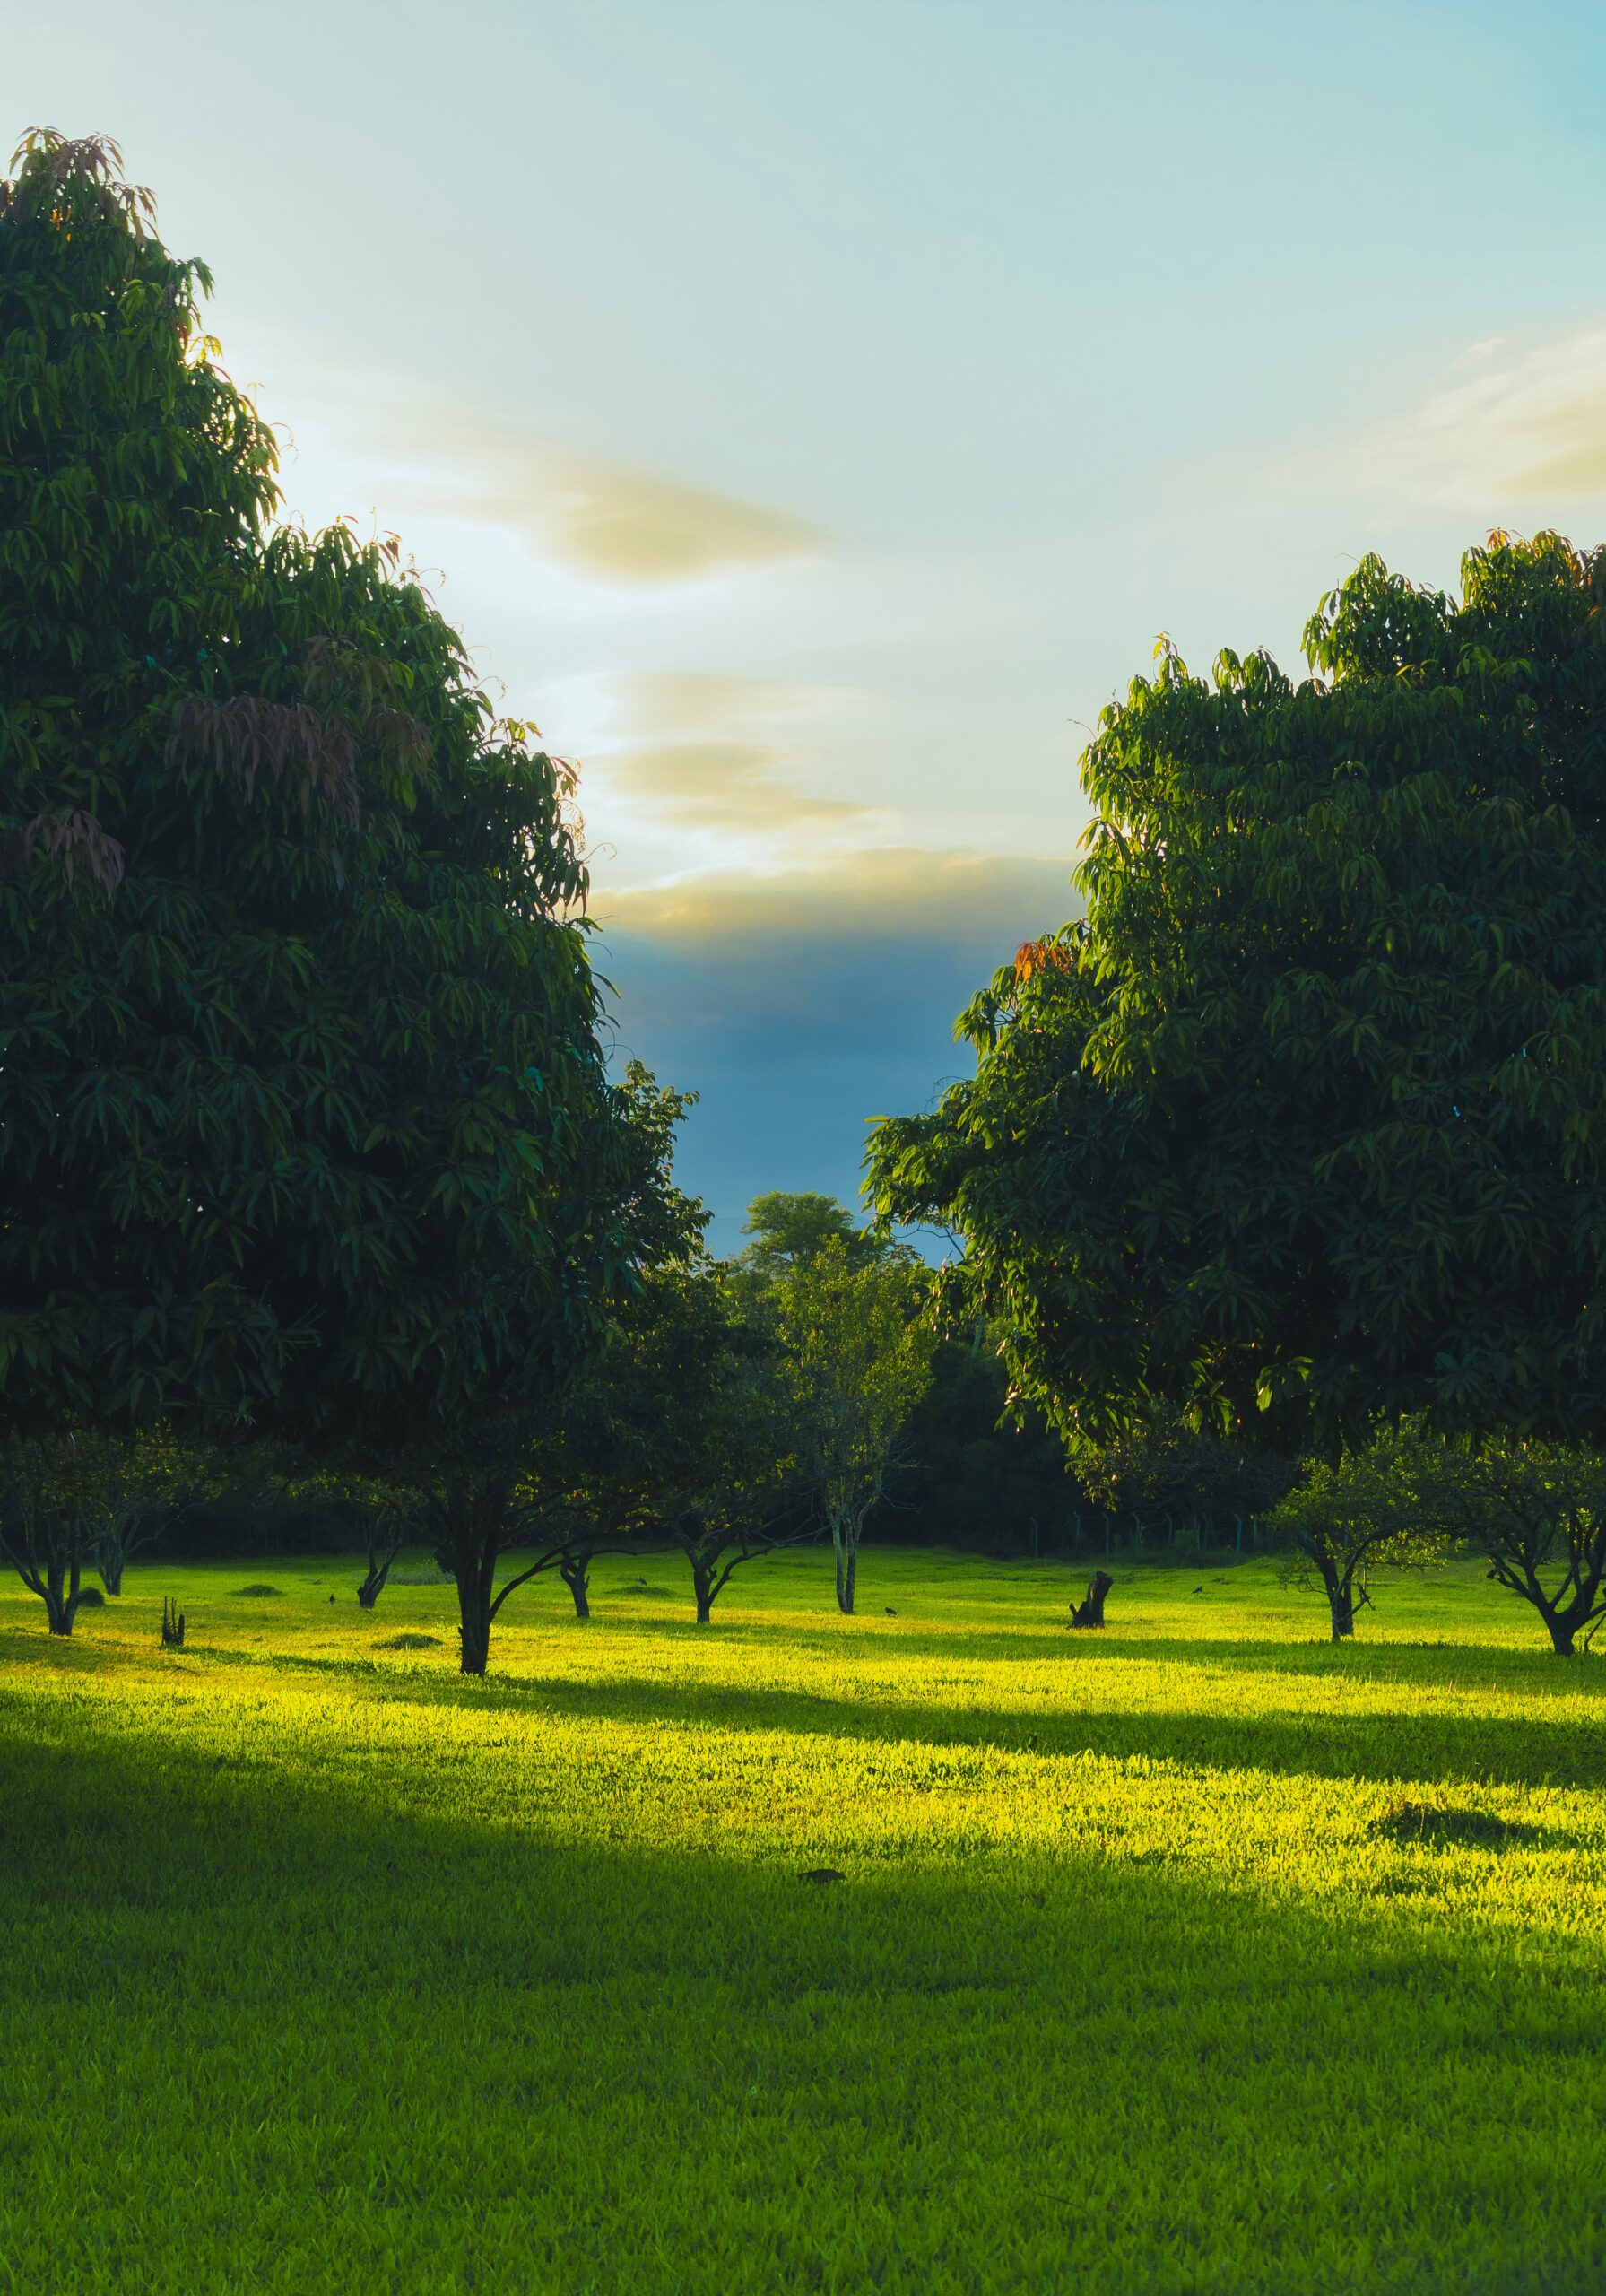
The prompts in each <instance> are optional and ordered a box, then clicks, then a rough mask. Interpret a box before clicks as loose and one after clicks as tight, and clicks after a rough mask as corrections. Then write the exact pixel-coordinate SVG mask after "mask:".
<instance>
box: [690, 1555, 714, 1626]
mask: <svg viewBox="0 0 1606 2296" xmlns="http://www.w3.org/2000/svg"><path fill="white" fill-rule="evenodd" d="M691 1584H692V1586H693V1587H694V1588H695V1589H696V1591H697V1622H698V1624H699V1626H707V1625H708V1622H709V1620H710V1618H711V1617H712V1616H713V1613H714V1587H713V1573H712V1572H711V1571H708V1570H699V1569H698V1567H697V1565H696V1563H695V1562H694V1563H693V1564H692V1566H691Z"/></svg>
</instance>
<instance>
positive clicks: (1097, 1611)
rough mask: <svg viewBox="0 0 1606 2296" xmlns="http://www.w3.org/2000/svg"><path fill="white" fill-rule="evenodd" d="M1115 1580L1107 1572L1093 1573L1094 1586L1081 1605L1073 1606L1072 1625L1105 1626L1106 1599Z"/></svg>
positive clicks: (1092, 1585) (1090, 1588)
mask: <svg viewBox="0 0 1606 2296" xmlns="http://www.w3.org/2000/svg"><path fill="white" fill-rule="evenodd" d="M1115 1583H1116V1582H1115V1580H1114V1579H1113V1578H1111V1577H1110V1574H1109V1572H1108V1571H1107V1570H1096V1571H1095V1572H1094V1573H1093V1580H1092V1584H1091V1585H1090V1586H1089V1588H1088V1591H1087V1593H1086V1595H1085V1596H1083V1598H1082V1600H1081V1602H1080V1603H1075V1604H1072V1609H1071V1623H1072V1626H1102V1625H1103V1624H1104V1598H1105V1596H1107V1594H1108V1593H1109V1590H1110V1588H1111V1587H1113V1586H1114V1585H1115Z"/></svg>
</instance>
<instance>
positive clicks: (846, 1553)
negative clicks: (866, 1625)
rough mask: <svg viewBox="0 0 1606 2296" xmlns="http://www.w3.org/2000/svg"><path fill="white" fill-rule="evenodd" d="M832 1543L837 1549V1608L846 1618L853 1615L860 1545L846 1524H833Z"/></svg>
mask: <svg viewBox="0 0 1606 2296" xmlns="http://www.w3.org/2000/svg"><path fill="white" fill-rule="evenodd" d="M831 1544H832V1546H833V1547H835V1549H836V1551H837V1608H838V1610H839V1611H840V1612H841V1613H842V1615H843V1617H844V1618H851V1617H852V1616H853V1585H854V1579H855V1577H856V1576H857V1571H858V1561H859V1553H858V1546H857V1544H856V1542H855V1539H854V1536H853V1534H852V1532H851V1531H849V1530H848V1529H847V1528H846V1526H845V1525H843V1524H841V1523H833V1524H832V1525H831Z"/></svg>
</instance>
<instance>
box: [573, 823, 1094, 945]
mask: <svg viewBox="0 0 1606 2296" xmlns="http://www.w3.org/2000/svg"><path fill="white" fill-rule="evenodd" d="M1073 862H1074V856H1073V855H1072V853H1070V852H1066V853H1065V854H1063V855H1056V856H1053V857H1047V858H1045V859H1040V860H1039V859H1035V858H1029V857H1024V856H1020V855H1014V854H985V853H964V852H938V851H928V850H925V849H924V848H918V847H915V846H907V845H904V846H892V845H886V846H872V847H868V848H861V849H859V850H857V851H852V852H846V853H844V854H842V855H841V856H840V857H838V858H837V859H836V860H834V861H832V862H831V863H829V865H825V866H814V867H810V868H800V869H792V870H783V871H777V873H775V874H772V875H769V876H755V875H754V874H751V873H750V872H745V871H743V872H737V871H734V870H733V871H730V872H728V873H718V874H716V873H709V874H706V875H702V876H698V877H692V878H688V879H685V880H683V881H682V882H681V883H677V884H672V885H656V886H644V887H641V888H639V889H638V890H636V891H629V892H614V893H611V894H610V895H609V896H608V897H607V899H606V900H605V901H604V902H603V903H602V904H600V906H599V911H598V915H599V921H600V923H601V925H602V926H603V930H604V931H605V932H607V931H623V932H627V933H629V934H630V935H633V936H639V937H643V938H650V939H652V940H654V941H655V942H656V943H658V944H662V945H663V946H664V947H666V948H668V947H673V948H675V949H677V950H680V951H682V952H691V951H693V950H696V949H699V948H707V947H711V946H712V945H713V944H716V943H725V944H732V943H744V944H746V943H765V944H780V943H794V942H800V941H807V942H816V943H818V944H820V945H821V946H822V947H828V948H835V947H842V946H845V945H846V944H850V943H851V944H855V945H856V944H862V943H864V942H867V941H880V940H883V939H897V940H905V941H910V942H918V943H922V944H929V943H931V942H942V943H943V944H967V945H970V946H976V945H979V944H987V943H993V942H995V943H996V944H997V946H998V950H999V962H1000V963H1002V962H1003V959H1004V958H1005V957H1006V956H1008V955H1009V954H1010V953H1011V951H1012V950H1013V949H1014V948H1015V946H1016V945H1017V944H1018V943H1019V942H1020V941H1021V940H1023V939H1024V938H1026V937H1027V936H1028V935H1036V934H1039V933H1043V932H1046V931H1048V930H1050V929H1052V928H1054V927H1055V926H1060V925H1063V923H1064V922H1065V920H1066V919H1067V918H1070V917H1073V916H1076V915H1078V914H1080V911H1081V901H1080V899H1079V897H1078V896H1077V895H1075V894H1074V893H1073V892H1072V890H1071V886H1070V882H1069V880H1070V874H1071V870H1072V865H1073Z"/></svg>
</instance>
